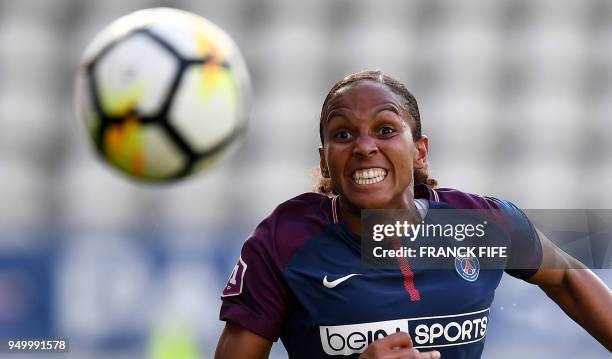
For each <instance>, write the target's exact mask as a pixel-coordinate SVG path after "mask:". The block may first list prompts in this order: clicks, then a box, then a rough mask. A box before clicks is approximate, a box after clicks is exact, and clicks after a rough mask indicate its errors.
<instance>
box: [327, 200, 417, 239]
mask: <svg viewBox="0 0 612 359" xmlns="http://www.w3.org/2000/svg"><path fill="white" fill-rule="evenodd" d="M409 194H410V195H409V197H410V198H407V199H406V201H403V203H402V204H401V205H400V206H397V207H389V208H385V209H405V210H407V211H408V216H407V218H406V220H407V221H408V222H409V223H413V224H416V223H420V222H421V220H422V218H421V214H420V213H419V210H418V209H417V207H416V205H415V204H414V196H413V193H412V192H410V193H409ZM339 199H340V201H338V202H339V204H340V215H341V216H342V220H343V221H344V223H346V226H347V227H348V229H349V230H350V231H351V232H352V233H354V234H356V235H359V236H360V235H361V232H362V231H363V223H362V222H361V210H362V208H359V207H357V206H354V205H353V204H351V203H350V202H348V201H347V200H346V199H345V198H344V197H343V196H340V197H339Z"/></svg>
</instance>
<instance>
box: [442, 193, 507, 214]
mask: <svg viewBox="0 0 612 359" xmlns="http://www.w3.org/2000/svg"><path fill="white" fill-rule="evenodd" d="M435 192H436V193H437V195H438V198H439V201H440V202H442V203H445V204H447V205H448V206H449V207H451V208H457V209H490V210H507V209H517V207H516V206H515V205H514V204H513V203H511V202H510V201H507V200H504V199H499V198H495V197H490V196H483V195H478V194H474V193H468V192H463V191H460V190H457V189H454V188H437V189H435Z"/></svg>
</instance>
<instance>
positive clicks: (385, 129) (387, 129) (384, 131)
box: [378, 126, 397, 136]
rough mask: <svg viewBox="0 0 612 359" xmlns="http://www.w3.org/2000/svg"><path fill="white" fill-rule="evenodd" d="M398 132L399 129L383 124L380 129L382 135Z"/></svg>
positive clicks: (379, 132)
mask: <svg viewBox="0 0 612 359" xmlns="http://www.w3.org/2000/svg"><path fill="white" fill-rule="evenodd" d="M396 132H397V130H396V129H394V128H393V127H391V126H382V127H380V128H379V129H378V134H379V135H381V136H390V135H392V134H394V133H396Z"/></svg>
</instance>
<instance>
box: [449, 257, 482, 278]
mask: <svg viewBox="0 0 612 359" xmlns="http://www.w3.org/2000/svg"><path fill="white" fill-rule="evenodd" d="M455 270H456V271H457V274H459V276H460V277H461V278H463V279H465V280H467V281H468V282H474V281H476V279H478V274H479V273H480V263H479V262H478V258H476V257H455Z"/></svg>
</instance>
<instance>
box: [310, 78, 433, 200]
mask: <svg viewBox="0 0 612 359" xmlns="http://www.w3.org/2000/svg"><path fill="white" fill-rule="evenodd" d="M359 81H375V82H378V83H381V84H384V85H386V86H387V87H388V88H389V89H391V91H393V92H395V93H396V94H398V95H400V96H401V97H402V98H403V99H404V100H405V101H406V102H405V104H404V105H405V109H406V110H407V111H408V114H410V117H412V120H413V122H414V123H413V124H412V125H413V126H414V128H412V138H413V140H414V141H416V140H418V139H419V138H421V135H422V134H421V115H420V113H419V105H418V103H417V100H416V98H415V97H414V96H413V95H412V93H410V91H408V89H407V88H406V86H404V84H402V83H401V82H399V81H397V80H396V79H394V78H392V77H391V76H389V75H386V74H384V73H382V72H381V71H380V70H364V71H360V72H356V73H354V74H351V75H348V76H346V77H345V78H343V79H342V80H340V81H338V82H336V83H335V84H334V86H332V88H331V90H329V92H328V93H327V96H326V97H325V101H323V106H322V107H321V116H320V119H319V138H320V139H321V145H323V144H324V138H323V127H324V122H325V118H324V115H325V112H326V110H327V105H328V103H329V101H330V100H331V99H332V98H333V97H334V96H336V94H337V93H338V91H340V90H341V89H342V88H344V87H346V86H349V85H351V84H354V83H356V82H359ZM314 175H315V177H316V183H315V187H314V190H315V191H317V192H322V193H327V194H332V193H333V187H332V184H331V180H330V179H329V178H324V177H323V176H322V175H321V172H320V169H319V168H317V169H315V171H314ZM414 184H415V185H417V184H426V185H428V186H430V187H434V188H435V187H437V186H438V181H436V180H435V179H433V178H430V177H429V168H428V167H426V168H425V169H424V170H417V171H415V173H414Z"/></svg>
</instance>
